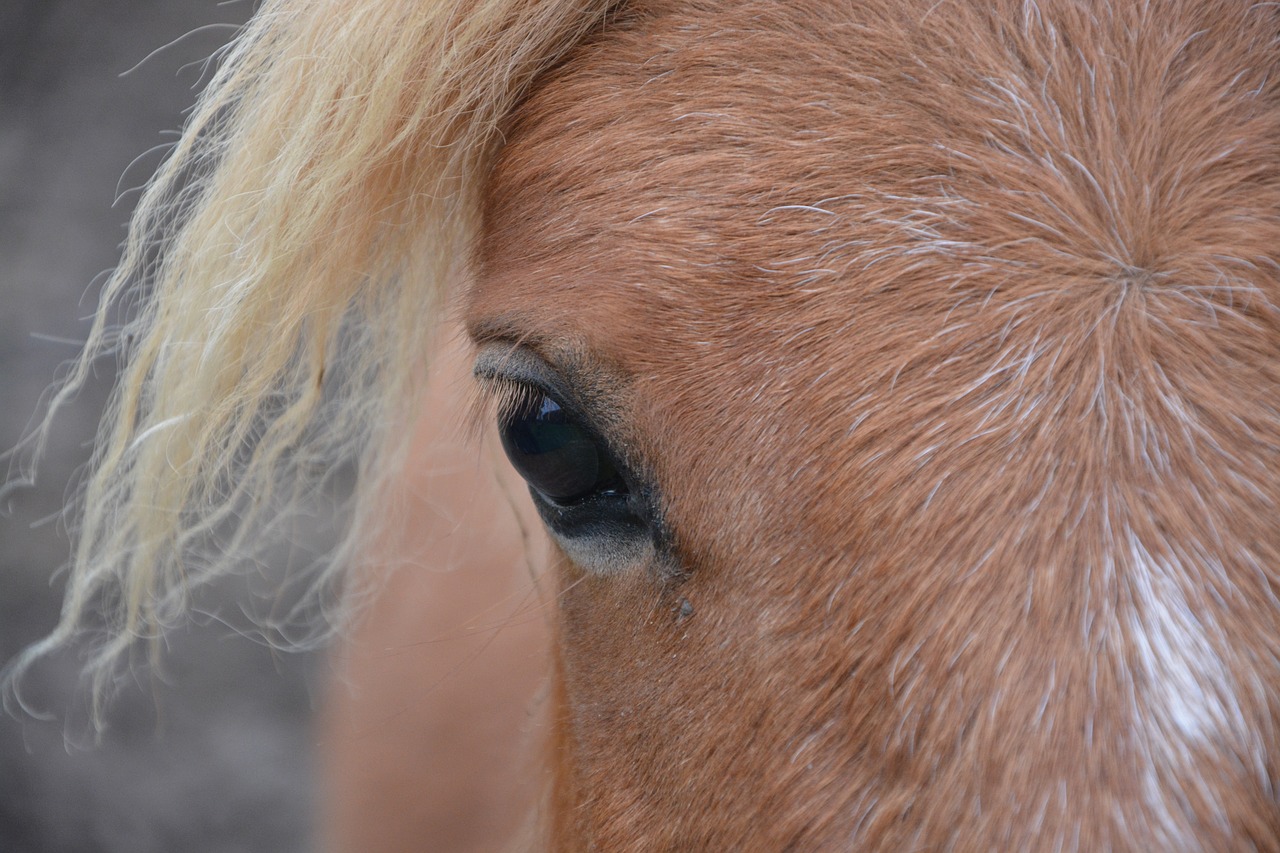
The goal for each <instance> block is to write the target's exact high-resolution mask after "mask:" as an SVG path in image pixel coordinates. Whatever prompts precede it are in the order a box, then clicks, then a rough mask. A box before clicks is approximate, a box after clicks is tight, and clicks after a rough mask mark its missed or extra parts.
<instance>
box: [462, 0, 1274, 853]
mask: <svg viewBox="0 0 1280 853" xmlns="http://www.w3.org/2000/svg"><path fill="white" fill-rule="evenodd" d="M1277 31H1278V30H1277V15H1276V11H1275V9H1274V8H1273V7H1270V6H1263V5H1258V6H1251V5H1250V4H1248V3H1236V2H1210V3H1198V4H1190V3H1181V2H1159V3H1149V4H1148V3H1112V4H1107V3H1103V2H1087V3H1071V2H1041V3H1039V4H1036V3H1031V2H1026V3H1013V2H995V3H986V2H984V3H973V4H964V3H954V2H945V0H944V2H941V3H937V2H933V0H930V1H929V2H923V3H901V2H859V3H846V2H815V3H804V4H799V3H797V4H780V3H765V2H755V0H726V2H699V3H696V4H688V3H669V2H663V0H658V1H657V2H640V3H634V4H631V5H630V6H629V7H628V9H627V10H626V11H625V12H623V13H621V14H620V15H619V17H617V18H616V19H615V20H613V21H612V22H611V23H610V24H609V25H608V26H607V27H606V28H605V29H604V30H603V31H602V32H601V33H599V34H598V35H597V36H595V37H593V38H591V39H589V40H588V41H587V42H586V43H584V44H582V45H581V46H580V47H579V48H578V49H577V50H575V51H574V52H573V53H572V54H571V55H570V56H569V57H568V59H567V60H566V61H564V62H563V63H562V64H561V65H560V66H558V67H557V68H555V69H554V70H552V71H550V72H549V73H547V74H545V75H544V76H543V78H542V79H541V81H540V83H539V84H538V85H537V86H536V88H535V90H534V92H533V93H532V95H531V96H530V97H529V98H528V99H527V100H526V101H525V102H524V104H523V105H522V106H521V107H520V108H519V109H518V110H517V111H516V113H515V115H514V116H513V117H512V119H511V121H510V122H509V126H508V127H507V129H506V136H507V140H508V142H507V145H506V147H505V149H504V150H503V152H502V153H501V154H500V156H499V160H498V163H497V166H496V169H495V172H494V174H493V176H492V179H491V182H490V185H489V190H488V196H487V214H486V216H487V220H486V230H485V234H484V238H483V240H482V242H481V244H480V256H481V268H480V274H479V277H478V279H477V281H476V283H475V285H474V287H473V288H472V291H471V293H470V306H469V312H468V318H469V323H470V326H471V328H472V330H473V332H474V333H475V334H477V335H478V336H479V337H481V338H482V339H483V338H487V337H493V336H495V335H497V336H499V337H509V338H513V339H514V338H519V339H522V340H524V341H525V342H526V343H527V345H529V346H531V347H533V348H535V349H538V350H540V351H541V352H542V353H543V354H544V355H545V356H546V357H547V358H548V359H549V360H551V361H553V362H554V361H556V360H557V359H563V358H564V357H565V354H566V353H568V354H572V355H574V356H575V357H577V358H580V359H583V360H585V361H586V362H587V363H589V364H591V365H592V366H593V367H594V369H595V370H596V371H597V372H598V377H597V379H596V380H595V384H596V386H597V387H595V388H594V389H593V390H594V391H595V392H596V393H597V394H599V395H600V397H601V398H602V399H605V400H607V401H608V404H609V405H610V406H611V408H612V410H613V414H614V418H613V420H614V421H615V422H616V423H619V424H622V425H623V426H622V427H621V428H620V429H621V430H622V432H623V433H624V434H622V435H620V436H619V440H620V441H621V442H622V443H623V444H624V445H625V446H626V447H628V448H630V450H629V452H630V453H632V454H633V455H634V457H635V459H636V460H637V461H638V462H639V464H641V465H642V466H643V467H644V468H645V469H646V470H648V471H649V472H651V474H652V476H653V477H654V479H655V480H656V482H657V483H658V484H659V485H660V488H661V490H662V499H663V505H662V506H663V510H664V514H665V519H666V521H667V523H668V524H669V526H670V529H671V531H672V532H673V536H674V541H675V553H676V555H677V557H678V560H679V569H680V570H681V571H680V572H679V573H678V574H676V575H674V576H673V575H672V574H671V573H670V572H669V571H665V570H659V569H658V568H655V567H645V566H636V567H634V570H633V571H630V572H626V573H623V574H622V575H621V576H595V575H590V574H584V573H583V572H582V571H581V570H579V569H578V568H576V567H574V566H572V565H569V564H567V563H566V562H564V561H563V560H562V561H561V562H560V564H559V565H558V569H557V571H558V574H559V577H560V584H561V595H560V617H561V627H560V630H561V632H562V636H561V638H560V642H559V652H558V657H559V663H558V666H559V679H560V681H559V686H558V688H557V689H558V691H560V693H559V694H558V695H561V696H562V700H561V701H562V705H561V707H560V711H559V712H558V713H559V730H558V735H557V737H558V739H559V740H558V744H559V747H560V748H559V750H558V752H557V755H556V759H557V773H558V780H557V784H558V794H557V796H558V799H557V801H556V802H557V803H559V805H558V807H557V808H556V811H555V815H554V819H553V824H554V826H553V833H554V837H553V838H552V841H551V848H552V849H555V850H573V849H599V850H662V849H672V850H675V849H681V850H690V849H708V850H710V849H716V850H732V849H769V850H780V849H796V850H811V849H819V848H826V849H860V850H912V849H929V850H932V849H964V850H992V849H1009V850H1013V849H1044V850H1049V849H1081V850H1107V849H1113V850H1122V849H1123V850H1152V849H1162V850H1173V849H1187V850H1191V849H1196V850H1200V849H1208V850H1225V849H1254V848H1256V849H1266V850H1274V849H1280V810H1278V809H1277V803H1276V800H1275V794H1274V787H1273V785H1274V780H1275V773H1276V762H1275V755H1276V750H1277V747H1278V746H1280V744H1277V732H1276V727H1275V724H1274V720H1275V708H1276V703H1277V698H1278V697H1277V691H1280V671H1278V670H1277V657H1276V655H1277V652H1278V651H1280V610H1277V606H1276V605H1277V599H1276V594H1275V593H1276V583H1277V570H1278V569H1280V532H1278V531H1277V526H1276V523H1275V522H1276V506H1277V499H1278V498H1280V476H1278V475H1277V471H1280V413H1277V388H1280V314H1277V310H1276V302H1277V297H1278V296H1280V293H1278V290H1280V283H1278V282H1280V280H1278V277H1277V270H1278V269H1280V267H1278V266H1277V252H1280V218H1278V216H1277V214H1278V212H1280V173H1278V171H1277V170H1278V169H1280V149H1278V143H1280V104H1277V96H1278V95H1280V92H1277V84H1276V82H1275V74H1274V71H1275V69H1276V68H1277V67H1280V63H1278V61H1277V60H1280V56H1278V55H1277V47H1276V33H1277ZM682 601H687V602H689V604H690V605H691V606H692V608H693V612H692V615H689V616H687V617H686V618H677V614H678V611H679V608H680V605H681V602H682Z"/></svg>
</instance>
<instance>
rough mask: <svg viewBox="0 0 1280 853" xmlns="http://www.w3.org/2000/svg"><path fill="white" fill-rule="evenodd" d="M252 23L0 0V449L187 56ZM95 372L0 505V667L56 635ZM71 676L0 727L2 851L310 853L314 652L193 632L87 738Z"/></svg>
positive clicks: (40, 690) (93, 4) (159, 2)
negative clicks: (72, 488) (72, 484)
mask: <svg viewBox="0 0 1280 853" xmlns="http://www.w3.org/2000/svg"><path fill="white" fill-rule="evenodd" d="M250 12H251V8H250V5H249V3H248V2H244V0H240V1H239V2H233V3H224V4H221V5H220V4H218V3H216V2H214V0H0V449H7V448H9V447H11V446H12V445H14V444H15V443H16V442H17V441H18V440H19V438H20V437H21V436H22V435H23V433H24V431H25V430H26V428H27V427H28V426H29V424H30V420H31V417H32V415H33V413H35V412H36V411H37V408H38V404H39V402H40V399H41V397H42V394H43V392H44V390H45V389H46V387H47V386H48V385H49V383H50V381H51V379H52V378H53V377H54V376H55V374H56V371H57V369H58V366H59V365H60V364H61V363H63V362H64V361H65V360H67V359H68V358H70V357H71V356H72V355H74V353H75V347H74V345H73V344H72V343H69V342H74V341H75V340H78V339H83V337H84V335H85V334H86V331H87V328H88V324H87V320H86V318H87V316H88V315H89V314H90V313H91V311H92V308H93V306H94V305H95V303H96V295H97V285H98V284H99V283H100V282H101V274H102V273H103V271H105V270H107V269H109V268H110V267H111V266H112V265H113V264H114V263H115V258H116V255H117V251H118V244H119V242H120V240H121V239H122V238H123V235H124V223H125V222H126V221H127V219H128V213H129V210H130V208H131V206H132V203H133V202H134V200H136V197H137V194H136V192H132V193H126V194H125V195H124V196H123V198H122V199H121V200H120V201H119V202H117V203H116V204H115V205H114V206H113V204H112V202H113V200H114V199H115V197H116V193H117V184H119V186H120V187H121V188H128V187H136V186H137V185H138V184H139V183H141V182H142V181H143V180H144V178H145V176H146V175H147V174H148V173H149V172H150V170H151V169H153V168H154V167H155V165H156V164H157V163H158V162H159V158H160V153H159V152H157V151H151V152H150V153H145V154H144V152H147V151H148V149H151V148H153V147H154V146H158V145H162V144H163V143H165V142H166V141H170V140H172V138H173V136H172V134H168V135H166V134H165V133H164V132H165V131H172V130H174V129H176V128H177V127H179V126H180V124H181V121H182V113H181V111H182V110H183V109H184V108H185V107H187V106H188V105H189V104H190V102H191V101H192V100H193V98H194V87H195V86H196V85H197V83H198V81H199V79H200V76H201V70H202V69H201V66H200V62H201V61H202V60H203V59H204V58H206V57H207V56H209V55H210V54H211V53H212V52H213V51H214V50H215V49H216V48H217V47H218V46H219V45H220V44H222V43H223V42H224V41H225V40H226V39H227V38H228V37H229V36H230V35H231V33H232V31H233V30H232V26H233V25H234V24H236V23H238V22H241V21H243V20H244V19H245V18H246V17H247V16H248V15H249V14H250ZM209 25H215V26H209ZM217 25H221V26H217ZM198 27H207V28H206V29H201V30H196V28H198ZM193 30H195V32H192V31H193ZM184 36H185V37H184ZM175 40H177V41H176V43H175V44H173V45H172V46H170V47H168V48H166V49H164V50H162V51H160V52H159V53H158V54H156V55H155V56H153V57H151V58H150V59H147V61H145V62H143V63H142V65H141V66H140V67H139V68H137V69H136V70H134V71H132V72H130V73H129V74H127V75H125V76H120V75H121V73H122V72H124V71H126V70H128V69H130V68H132V67H133V66H135V65H137V64H138V63H139V62H141V61H142V60H144V58H146V57H147V56H148V54H150V53H151V52H152V51H153V50H155V49H156V48H159V47H161V46H163V45H166V44H168V43H170V42H174V41H175ZM192 63H194V64H192ZM138 155H143V156H142V157H141V158H140V159H139V160H138V161H137V162H136V163H133V165H130V164H131V162H132V161H133V160H134V158H135V157H137V156H138ZM122 175H123V176H124V177H123V178H122V177H121V176H122ZM110 372H111V365H110V364H103V365H102V370H101V371H100V376H99V377H98V379H97V381H95V383H94V384H93V385H92V387H90V388H89V389H87V390H86V392H85V393H84V394H83V395H82V397H81V399H80V400H78V401H77V403H76V405H75V407H74V408H73V409H72V410H70V411H68V412H67V413H66V415H65V416H64V417H63V418H62V419H61V420H60V422H59V426H58V428H57V430H56V431H55V433H54V436H53V441H52V443H51V445H50V447H49V451H48V453H47V455H46V457H45V459H44V461H43V465H42V467H41V469H40V478H39V481H38V483H37V485H36V486H35V487H34V488H29V489H25V490H22V491H21V492H19V493H17V494H16V495H14V496H12V498H11V499H10V500H8V501H7V502H6V504H5V505H4V506H0V661H6V660H8V659H9V658H10V657H11V656H12V655H13V654H14V653H15V652H17V651H18V650H19V649H21V648H22V647H23V646H24V645H25V644H27V643H29V642H31V641H33V640H35V639H37V638H39V637H40V636H41V635H42V634H43V633H44V632H47V631H48V630H49V629H50V628H51V627H52V625H53V623H54V621H55V619H56V616H57V611H58V606H59V603H60V584H59V583H58V581H57V579H56V575H55V573H56V569H57V568H58V567H59V566H60V565H61V564H62V563H63V562H64V560H65V559H66V556H67V554H68V550H69V544H68V541H67V538H66V535H65V531H64V530H63V529H62V525H61V524H60V523H59V522H58V520H57V517H56V516H57V512H58V509H59V507H60V506H61V505H62V502H63V497H64V494H65V491H66V489H67V486H68V482H69V480H70V478H71V477H72V475H73V473H74V472H75V470H76V469H77V468H78V466H80V465H82V464H83V462H84V460H85V458H86V456H87V454H88V449H87V446H86V443H87V442H88V440H89V438H90V437H91V436H92V433H93V423H94V421H95V419H96V415H97V411H98V410H99V408H100V407H101V405H102V403H103V399H104V397H105V393H106V389H107V387H108V385H109V381H110ZM3 473H4V465H3V464H0V475H3ZM0 479H3V476H0ZM51 578H52V579H53V580H52V582H51ZM75 664H76V662H75V660H74V659H70V658H68V659H65V660H57V661H51V662H49V663H47V664H45V665H43V666H42V667H40V669H38V670H37V671H36V672H35V673H34V674H33V676H32V678H31V680H30V684H29V690H28V695H29V697H30V698H31V699H32V700H33V701H34V702H35V703H36V704H37V705H39V706H41V707H43V708H45V709H46V710H49V711H52V712H54V718H53V719H49V720H36V719H31V718H21V717H15V716H10V715H0V853H45V851H130V853H149V851H157V852H158V851H165V853H174V851H241V850H243V851H293V850H305V849H309V848H310V847H311V846H312V845H311V840H310V838H309V836H308V829H307V827H308V825H309V822H310V812H311V809H312V797H313V794H312V787H313V786H312V782H311V778H312V763H313V758H312V755H311V746H312V740H313V735H312V732H311V729H310V718H311V715H312V710H313V707H314V704H315V701H316V700H315V696H316V694H317V693H318V690H317V687H316V685H317V683H318V682H319V680H320V677H321V675H322V674H323V673H322V669H323V662H322V661H321V660H319V659H318V658H317V657H316V656H305V655H283V656H282V655H278V654H273V653H272V652H271V651H270V650H268V649H267V648H265V647H263V646H262V645H260V644H258V643H255V642H253V641H250V640H246V639H242V638H239V637H236V636H235V635H234V634H233V632H231V631H229V630H228V629H226V628H225V627H221V626H220V625H219V624H218V623H216V622H215V623H213V624H210V625H205V626H203V627H199V626H195V627H193V628H192V629H191V630H189V631H186V632H182V633H180V634H179V635H178V636H175V637H173V638H172V639H171V653H170V656H169V666H168V669H167V672H166V677H165V679H164V680H158V679H155V678H152V677H149V676H140V677H139V678H138V679H137V684H136V685H135V686H133V687H131V688H130V689H127V690H125V692H124V694H123V695H122V697H121V699H120V700H119V702H118V704H117V705H116V707H115V708H114V709H113V711H112V713H111V715H110V725H109V726H108V728H107V730H106V731H105V733H104V734H103V736H102V738H101V741H100V743H97V744H94V743H93V738H92V737H90V736H89V735H88V732H87V729H86V727H85V726H84V719H83V714H82V713H80V712H78V711H75V710H74V709H75V708H77V707H79V706H77V704H76V702H75V699H74V696H75V694H74V687H75V683H76V677H75V676H76V665H75ZM69 709H73V710H69Z"/></svg>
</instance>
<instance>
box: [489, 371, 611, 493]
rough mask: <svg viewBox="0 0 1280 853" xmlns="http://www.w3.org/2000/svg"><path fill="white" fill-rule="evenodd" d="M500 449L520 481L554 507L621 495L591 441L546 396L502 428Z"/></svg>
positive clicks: (602, 455)
mask: <svg viewBox="0 0 1280 853" xmlns="http://www.w3.org/2000/svg"><path fill="white" fill-rule="evenodd" d="M502 446H503V448H505V449H506V451H507V458H508V459H510V460H511V464H512V465H514V466H515V468H516V470H517V471H519V472H520V476H522V477H524V478H525V480H527V481H528V483H529V485H530V486H532V487H533V488H534V489H536V490H538V491H539V492H541V493H542V495H543V496H544V497H546V498H548V499H549V500H551V501H554V502H556V503H559V504H567V503H573V502H575V501H578V500H581V499H583V498H586V497H588V496H590V495H592V494H595V493H598V492H599V493H604V494H624V493H625V492H626V485H625V484H624V483H623V481H622V478H621V477H620V476H619V475H618V472H617V470H616V469H615V468H614V465H613V463H612V462H611V461H610V460H609V457H608V456H607V455H606V454H605V453H603V452H602V451H601V449H600V447H599V445H598V444H597V443H596V441H595V439H593V438H592V437H591V435H590V434H589V433H588V432H587V431H586V430H585V429H583V428H582V427H580V426H579V425H578V424H576V423H574V422H573V419H572V418H570V417H569V414H568V413H567V412H566V411H565V410H564V409H563V408H562V407H561V406H560V404H559V403H557V402H556V401H555V400H553V399H551V398H550V397H548V396H546V395H545V394H540V395H538V396H536V397H535V398H534V399H533V400H531V401H530V403H529V405H527V406H525V407H523V408H521V409H519V410H517V411H516V412H515V413H514V414H513V415H512V416H511V417H509V418H508V419H507V420H506V421H505V422H504V423H503V424H502Z"/></svg>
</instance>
